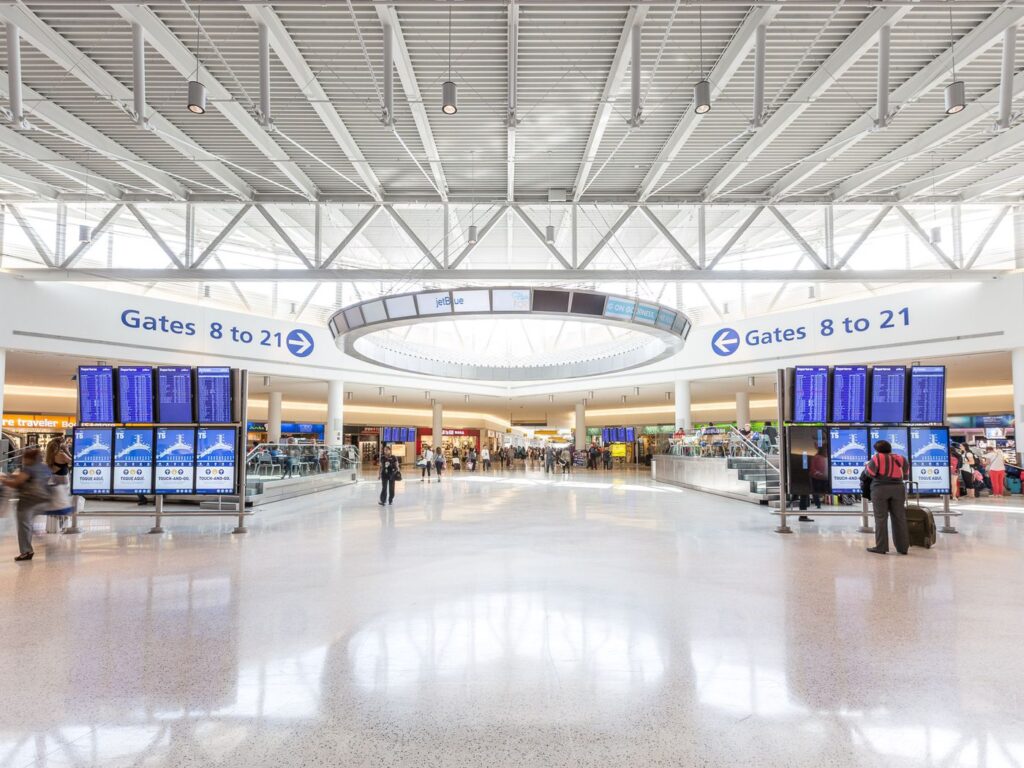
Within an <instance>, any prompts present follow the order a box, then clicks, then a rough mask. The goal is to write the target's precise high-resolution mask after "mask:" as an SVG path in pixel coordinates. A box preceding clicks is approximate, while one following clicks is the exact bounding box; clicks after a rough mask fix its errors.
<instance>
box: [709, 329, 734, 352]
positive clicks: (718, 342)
mask: <svg viewBox="0 0 1024 768" xmlns="http://www.w3.org/2000/svg"><path fill="white" fill-rule="evenodd" d="M739 348H740V335H739V334H738V333H736V331H734V330H733V329H732V328H722V329H720V330H718V331H716V332H715V335H714V336H712V337H711V349H712V350H714V353H715V354H716V355H718V356H719V357H728V356H729V355H731V354H732V353H733V352H735V351H736V350H737V349H739Z"/></svg>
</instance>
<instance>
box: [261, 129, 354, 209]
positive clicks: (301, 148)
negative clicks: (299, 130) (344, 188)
mask: <svg viewBox="0 0 1024 768" xmlns="http://www.w3.org/2000/svg"><path fill="white" fill-rule="evenodd" d="M275 133H276V134H277V135H278V136H280V137H281V138H283V139H284V140H285V141H287V142H288V143H289V144H291V145H292V146H294V147H295V148H296V149H298V150H299V151H300V152H304V153H305V154H307V155H309V156H310V157H311V158H313V159H314V160H316V162H318V163H320V165H322V166H323V167H324V168H326V169H327V170H329V171H330V172H331V173H334V174H337V175H338V176H340V177H341V178H343V179H344V180H345V181H347V182H348V183H349V184H351V185H352V186H354V187H355V188H356V189H358V190H359V191H360V192H365V193H366V195H367V196H368V197H373V196H374V195H373V192H371V191H370V190H369V189H368V188H367V187H365V186H363V185H362V184H360V183H359V182H357V181H355V180H353V179H351V178H349V177H348V176H346V175H345V174H344V173H342V172H341V171H339V170H338V169H337V168H335V167H334V166H333V165H331V164H330V163H327V162H325V161H324V160H323V158H321V157H320V156H319V155H316V154H314V153H312V152H310V151H309V150H308V149H306V148H305V147H304V146H302V145H301V144H300V143H299V142H297V141H295V139H293V138H292V137H291V136H289V135H288V134H287V133H285V132H284V131H282V130H281V129H280V128H278V129H277V130H276V131H275Z"/></svg>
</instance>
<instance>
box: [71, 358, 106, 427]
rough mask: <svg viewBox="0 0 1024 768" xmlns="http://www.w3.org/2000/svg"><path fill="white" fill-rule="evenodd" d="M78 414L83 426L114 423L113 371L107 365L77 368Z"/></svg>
mask: <svg viewBox="0 0 1024 768" xmlns="http://www.w3.org/2000/svg"><path fill="white" fill-rule="evenodd" d="M78 413H79V417H80V419H81V422H82V423H83V424H112V423H113V422H114V369H113V367H111V366H109V365H83V366H79V368H78Z"/></svg>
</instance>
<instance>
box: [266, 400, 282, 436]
mask: <svg viewBox="0 0 1024 768" xmlns="http://www.w3.org/2000/svg"><path fill="white" fill-rule="evenodd" d="M283 400H284V397H283V395H282V394H281V393H280V392H270V393H268V394H267V441H268V442H271V443H280V442H281V405H282V401H283Z"/></svg>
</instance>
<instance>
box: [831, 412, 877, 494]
mask: <svg viewBox="0 0 1024 768" xmlns="http://www.w3.org/2000/svg"><path fill="white" fill-rule="evenodd" d="M828 445H829V466H830V480H831V484H832V493H860V473H861V471H862V470H863V469H864V465H865V464H867V463H868V459H869V458H870V455H869V448H868V431H867V429H865V428H864V427H832V428H831V429H830V430H829V433H828Z"/></svg>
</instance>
